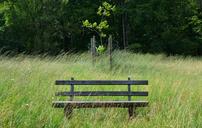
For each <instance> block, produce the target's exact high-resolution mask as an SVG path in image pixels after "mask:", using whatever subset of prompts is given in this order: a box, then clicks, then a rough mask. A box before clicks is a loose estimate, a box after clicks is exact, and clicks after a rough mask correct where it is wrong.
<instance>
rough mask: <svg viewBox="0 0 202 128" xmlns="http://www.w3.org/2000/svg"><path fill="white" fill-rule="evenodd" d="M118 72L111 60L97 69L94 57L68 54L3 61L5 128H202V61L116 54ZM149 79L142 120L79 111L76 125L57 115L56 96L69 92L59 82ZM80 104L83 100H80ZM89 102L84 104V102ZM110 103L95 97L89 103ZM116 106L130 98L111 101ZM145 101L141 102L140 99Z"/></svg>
mask: <svg viewBox="0 0 202 128" xmlns="http://www.w3.org/2000/svg"><path fill="white" fill-rule="evenodd" d="M113 58H114V66H113V70H112V71H109V70H108V67H109V66H108V58H106V57H104V56H103V57H100V58H98V59H97V62H96V64H95V65H94V66H92V64H91V58H90V55H89V54H87V53H84V54H71V55H70V54H69V55H65V54H64V55H60V56H57V57H49V56H25V55H18V56H16V57H12V58H9V57H6V56H0V127H1V128H7V127H11V128H15V127H18V128H41V127H44V128H45V127H50V128H53V127H62V128H63V127H64V128H65V127H68V128H69V127H70V128H71V127H73V128H74V127H77V128H80V127H85V128H91V127H92V128H94V127H96V128H97V127H98V128H99V127H100V128H102V127H104V128H127V127H131V128H134V127H138V128H141V127H142V128H144V127H156V128H159V127H172V128H178V127H179V128H181V127H183V128H184V127H187V128H190V127H193V128H196V127H198V128H200V127H202V59H201V58H191V57H188V58H183V57H165V56H164V55H150V54H146V55H142V54H132V53H127V52H119V51H117V52H115V53H114V55H113ZM72 76H73V77H74V78H75V79H83V80H84V79H118V80H119V79H121V80H123V79H127V77H128V76H131V78H132V79H138V80H140V79H147V80H149V86H148V87H146V88H142V87H141V88H137V87H133V90H136V89H139V90H141V89H144V90H148V91H149V97H148V98H146V99H147V100H148V101H149V102H150V106H149V107H148V108H139V109H138V110H137V112H138V116H137V117H136V118H134V119H132V120H128V113H127V109H116V108H114V109H102V108H101V109H79V110H75V111H74V114H73V117H72V119H70V120H67V119H65V118H64V115H63V109H54V108H52V107H51V102H52V101H53V100H57V99H64V97H63V98H60V97H55V96H54V93H55V91H58V90H68V89H69V88H68V87H56V86H54V81H55V80H56V79H70V77H72ZM107 89H108V90H126V89H127V86H126V87H120V86H115V87H112V86H110V87H107V86H106V87H103V86H102V87H94V86H93V87H92V86H87V87H83V86H77V87H76V90H107ZM78 99H81V98H78ZM82 99H85V98H82ZM93 99H97V100H110V97H107V98H106V97H94V98H89V97H88V100H93ZM111 99H113V100H120V99H126V98H125V97H111ZM133 99H134V100H136V99H142V98H141V97H135V98H133Z"/></svg>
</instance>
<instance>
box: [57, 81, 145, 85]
mask: <svg viewBox="0 0 202 128" xmlns="http://www.w3.org/2000/svg"><path fill="white" fill-rule="evenodd" d="M55 84H56V85H148V80H130V81H129V80H56V81H55Z"/></svg>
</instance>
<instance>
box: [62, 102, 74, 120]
mask: <svg viewBox="0 0 202 128" xmlns="http://www.w3.org/2000/svg"><path fill="white" fill-rule="evenodd" d="M72 113H73V108H72V106H70V105H68V106H65V108H64V114H65V117H67V118H68V119H70V118H71V116H72Z"/></svg>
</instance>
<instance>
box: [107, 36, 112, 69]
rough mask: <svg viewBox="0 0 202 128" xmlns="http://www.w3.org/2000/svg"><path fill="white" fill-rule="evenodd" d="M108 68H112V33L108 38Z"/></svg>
mask: <svg viewBox="0 0 202 128" xmlns="http://www.w3.org/2000/svg"><path fill="white" fill-rule="evenodd" d="M108 52H109V66H110V67H109V68H110V70H112V35H110V36H109V38H108Z"/></svg>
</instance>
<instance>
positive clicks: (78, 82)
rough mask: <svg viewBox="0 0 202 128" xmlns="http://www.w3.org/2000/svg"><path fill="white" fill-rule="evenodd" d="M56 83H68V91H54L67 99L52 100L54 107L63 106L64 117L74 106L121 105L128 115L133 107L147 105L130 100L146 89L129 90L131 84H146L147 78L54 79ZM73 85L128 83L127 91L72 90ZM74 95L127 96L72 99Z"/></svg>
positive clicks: (131, 113)
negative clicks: (124, 97)
mask: <svg viewBox="0 0 202 128" xmlns="http://www.w3.org/2000/svg"><path fill="white" fill-rule="evenodd" d="M55 84H56V85H70V91H69V92H56V93H55V95H56V96H69V97H70V99H69V100H68V101H53V103H52V105H53V107H55V108H64V114H65V116H66V117H71V115H72V112H73V109H75V108H98V107H105V108H106V107H121V108H128V113H129V117H132V116H133V115H135V113H134V112H135V111H134V109H135V108H137V107H146V106H148V101H132V99H131V97H132V96H148V92H147V91H131V85H148V81H147V80H130V78H128V80H74V78H71V80H56V82H55ZM74 85H100V86H101V85H128V91H79V92H78V91H74ZM74 96H128V100H126V101H73V99H74Z"/></svg>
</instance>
